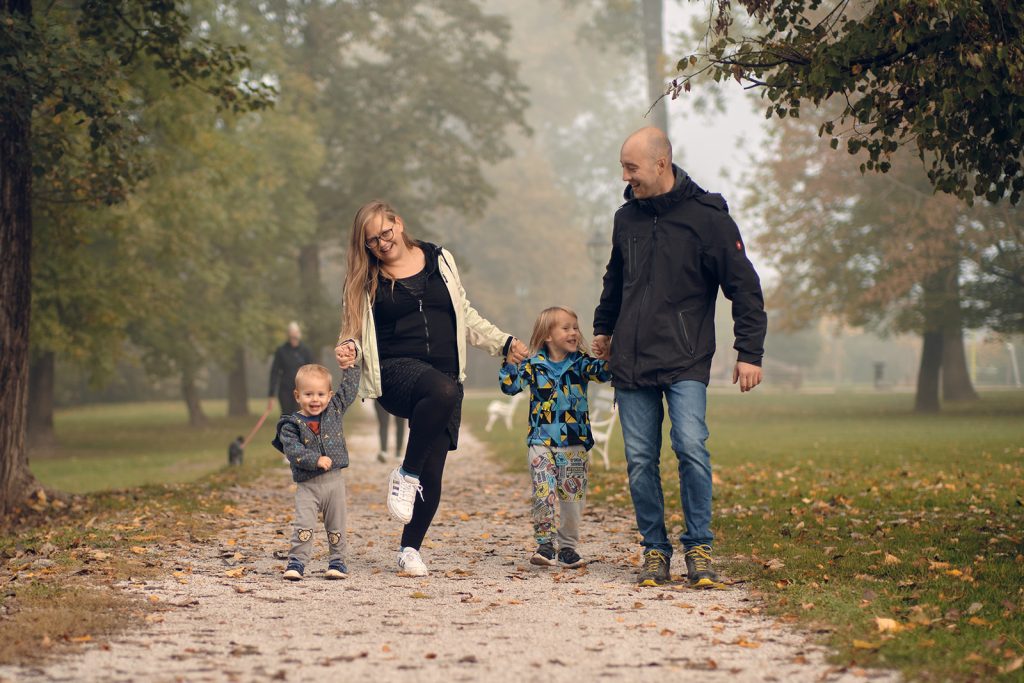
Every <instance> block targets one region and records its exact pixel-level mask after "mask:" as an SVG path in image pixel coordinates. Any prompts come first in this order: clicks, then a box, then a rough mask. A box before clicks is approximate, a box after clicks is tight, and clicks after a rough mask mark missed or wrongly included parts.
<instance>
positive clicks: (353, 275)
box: [338, 199, 416, 343]
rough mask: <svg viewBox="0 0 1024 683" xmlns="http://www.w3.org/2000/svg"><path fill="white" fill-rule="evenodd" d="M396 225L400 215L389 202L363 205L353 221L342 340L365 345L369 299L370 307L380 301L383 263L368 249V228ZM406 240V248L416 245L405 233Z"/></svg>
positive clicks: (379, 201) (374, 202)
mask: <svg viewBox="0 0 1024 683" xmlns="http://www.w3.org/2000/svg"><path fill="white" fill-rule="evenodd" d="M382 216H383V218H384V220H386V221H392V222H394V221H395V220H396V219H397V218H398V212H397V211H395V210H394V208H392V206H391V205H390V204H388V203H387V202H384V201H381V200H379V199H375V200H373V201H372V202H369V203H367V204H363V205H362V206H361V207H360V208H359V210H358V211H356V215H355V218H353V219H352V236H351V238H350V239H349V244H348V272H346V273H345V290H344V292H343V299H344V310H343V311H342V315H341V334H340V335H339V338H338V340H339V341H341V340H343V339H356V340H358V341H359V342H360V343H362V335H363V318H364V317H365V316H366V313H367V311H366V295H367V294H369V295H370V305H371V306H372V305H373V302H374V300H375V299H376V297H377V276H378V275H379V274H380V272H381V268H380V260H379V259H378V258H377V257H376V256H375V255H374V254H373V252H371V251H370V250H369V249H367V248H366V227H367V226H368V225H369V224H370V222H371V221H373V220H376V219H378V218H380V217H382ZM402 240H403V241H404V242H405V246H406V247H413V246H415V244H416V243H415V242H414V241H413V240H412V239H410V238H409V234H408V233H407V232H405V230H404V225H403V230H402Z"/></svg>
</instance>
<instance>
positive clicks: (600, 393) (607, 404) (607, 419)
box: [589, 386, 619, 470]
mask: <svg viewBox="0 0 1024 683" xmlns="http://www.w3.org/2000/svg"><path fill="white" fill-rule="evenodd" d="M589 404H590V434H591V436H593V437H594V448H593V450H594V451H596V452H597V453H598V454H600V456H601V460H603V461H604V468H605V469H606V470H607V469H610V468H611V464H610V463H609V462H608V444H609V442H610V441H611V438H612V432H613V431H614V430H615V421H616V418H617V417H618V416H619V407H618V406H617V405H615V390H614V389H612V388H611V387H607V386H602V387H597V388H596V389H595V390H594V392H593V396H592V398H591V399H590V401H589Z"/></svg>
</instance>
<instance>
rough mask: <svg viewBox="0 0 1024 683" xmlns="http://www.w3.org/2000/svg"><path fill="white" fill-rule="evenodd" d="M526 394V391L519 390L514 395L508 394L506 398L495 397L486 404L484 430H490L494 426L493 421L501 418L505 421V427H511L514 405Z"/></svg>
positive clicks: (514, 411) (514, 413)
mask: <svg viewBox="0 0 1024 683" xmlns="http://www.w3.org/2000/svg"><path fill="white" fill-rule="evenodd" d="M524 396H526V392H524V391H521V392H519V393H518V394H516V395H515V396H509V397H508V398H496V399H494V400H493V401H491V402H490V403H488V404H487V425H486V426H485V427H484V431H485V432H489V431H491V428H492V427H494V423H495V422H497V421H498V418H501V419H502V420H503V421H504V422H505V429H512V419H513V418H514V417H515V415H516V407H517V406H518V405H519V402H520V401H522V400H523V397H524Z"/></svg>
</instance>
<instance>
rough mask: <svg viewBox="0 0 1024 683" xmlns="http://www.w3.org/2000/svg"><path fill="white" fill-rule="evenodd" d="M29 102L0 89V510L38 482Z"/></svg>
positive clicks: (9, 3) (24, 9)
mask: <svg viewBox="0 0 1024 683" xmlns="http://www.w3.org/2000/svg"><path fill="white" fill-rule="evenodd" d="M0 10H2V11H3V12H5V13H11V14H14V15H21V16H22V17H24V18H25V19H26V20H28V19H30V18H31V15H32V2H31V0H0ZM31 116H32V103H31V99H30V93H28V92H27V91H24V90H19V89H17V88H16V86H13V87H12V85H10V84H7V83H5V84H4V85H3V89H2V90H0V292H2V293H3V295H2V296H0V512H10V511H12V510H14V509H15V508H16V507H17V506H18V505H19V504H20V503H21V502H22V501H23V500H24V498H25V496H26V494H27V493H28V492H29V491H31V490H33V488H34V487H36V486H37V483H36V481H35V478H34V477H33V476H32V473H31V472H30V471H29V469H28V453H27V451H26V450H25V411H26V405H27V394H28V361H29V356H28V353H29V352H28V324H29V310H30V303H31V296H32V252H31V249H32V210H31V200H32V150H31V146H30V135H31Z"/></svg>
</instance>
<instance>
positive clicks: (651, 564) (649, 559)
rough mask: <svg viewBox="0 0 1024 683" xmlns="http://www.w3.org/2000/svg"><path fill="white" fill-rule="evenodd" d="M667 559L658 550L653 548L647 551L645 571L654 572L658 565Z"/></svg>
mask: <svg viewBox="0 0 1024 683" xmlns="http://www.w3.org/2000/svg"><path fill="white" fill-rule="evenodd" d="M664 561H665V556H664V555H663V554H662V553H661V552H660V551H657V550H652V551H651V552H649V553H647V555H646V556H645V557H644V571H645V572H653V571H655V570H657V569H658V565H660V564H661V563H662V562H664Z"/></svg>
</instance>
